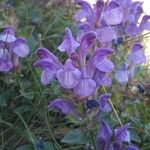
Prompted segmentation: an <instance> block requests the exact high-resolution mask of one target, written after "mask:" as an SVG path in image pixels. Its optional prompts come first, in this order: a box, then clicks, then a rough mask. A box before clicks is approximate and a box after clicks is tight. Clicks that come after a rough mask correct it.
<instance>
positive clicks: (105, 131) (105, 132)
mask: <svg viewBox="0 0 150 150" xmlns="http://www.w3.org/2000/svg"><path fill="white" fill-rule="evenodd" d="M111 136H112V130H111V128H110V126H109V125H108V124H107V123H106V122H105V121H103V120H101V128H100V130H99V131H98V133H97V140H98V141H101V140H103V141H105V142H106V143H107V142H109V141H110V138H111Z"/></svg>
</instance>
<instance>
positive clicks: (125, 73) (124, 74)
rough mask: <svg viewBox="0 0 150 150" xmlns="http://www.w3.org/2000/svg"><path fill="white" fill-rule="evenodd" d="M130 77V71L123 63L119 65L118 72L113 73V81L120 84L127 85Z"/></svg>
mask: <svg viewBox="0 0 150 150" xmlns="http://www.w3.org/2000/svg"><path fill="white" fill-rule="evenodd" d="M129 76H130V71H129V70H128V68H127V66H126V64H125V63H123V64H121V66H120V68H119V70H118V71H117V72H116V73H115V79H116V80H117V81H118V82H119V83H120V84H122V83H127V82H128V79H129Z"/></svg>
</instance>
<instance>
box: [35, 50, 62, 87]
mask: <svg viewBox="0 0 150 150" xmlns="http://www.w3.org/2000/svg"><path fill="white" fill-rule="evenodd" d="M36 53H37V56H38V57H39V60H38V61H37V62H35V63H34V64H33V66H34V67H39V68H41V69H42V70H43V72H42V74H41V82H42V84H43V85H47V84H49V83H50V82H51V81H52V80H54V79H55V77H56V73H57V71H58V70H59V69H60V68H61V67H62V64H61V62H60V61H59V60H58V58H57V57H56V56H55V55H53V54H52V53H51V52H50V51H48V50H47V49H46V48H39V49H37V51H36Z"/></svg>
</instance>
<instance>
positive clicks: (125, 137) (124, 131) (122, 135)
mask: <svg viewBox="0 0 150 150" xmlns="http://www.w3.org/2000/svg"><path fill="white" fill-rule="evenodd" d="M129 127H130V124H129V123H128V124H125V125H124V126H122V127H119V128H117V129H115V130H114V138H113V139H114V141H112V136H113V131H112V129H111V127H110V126H109V125H108V124H107V123H106V122H105V121H103V120H101V128H100V130H99V131H98V133H97V141H98V147H99V148H100V149H102V150H120V149H121V150H122V149H124V150H138V149H137V147H135V146H134V145H131V144H130V133H129V131H128V129H129ZM125 142H126V143H129V145H128V146H124V143H125ZM123 147H125V148H123Z"/></svg>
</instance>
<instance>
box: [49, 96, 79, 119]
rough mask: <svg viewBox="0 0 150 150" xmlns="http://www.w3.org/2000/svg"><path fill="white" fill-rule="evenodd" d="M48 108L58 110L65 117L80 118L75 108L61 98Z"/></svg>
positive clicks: (51, 103)
mask: <svg viewBox="0 0 150 150" xmlns="http://www.w3.org/2000/svg"><path fill="white" fill-rule="evenodd" d="M48 108H49V109H50V110H52V109H58V110H59V111H61V113H63V114H64V115H68V114H70V115H73V116H78V113H77V112H76V111H75V109H74V107H73V106H72V105H71V104H70V103H69V102H68V101H66V100H64V99H61V98H58V99H55V100H53V101H52V102H50V104H49V105H48Z"/></svg>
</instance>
